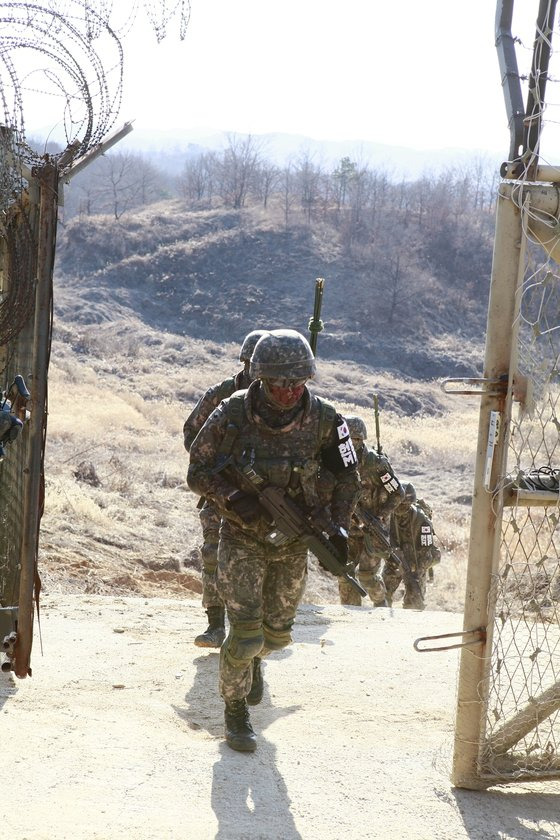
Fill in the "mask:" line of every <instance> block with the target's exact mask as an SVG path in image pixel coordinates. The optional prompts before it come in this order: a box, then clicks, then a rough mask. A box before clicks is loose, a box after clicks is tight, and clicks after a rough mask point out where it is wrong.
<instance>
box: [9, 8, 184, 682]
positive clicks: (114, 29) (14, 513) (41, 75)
mask: <svg viewBox="0 0 560 840" xmlns="http://www.w3.org/2000/svg"><path fill="white" fill-rule="evenodd" d="M141 14H145V16H146V17H147V20H148V24H149V26H150V27H151V28H152V29H153V31H154V33H155V37H156V40H157V41H158V42H159V41H161V40H162V39H163V38H164V37H165V35H166V33H167V31H168V29H169V28H170V25H171V24H172V23H173V22H174V21H175V20H177V19H178V21H179V36H180V38H181V39H182V38H184V37H185V33H186V28H187V24H188V20H189V14H190V3H189V0H166V2H160V0H123V2H119V4H118V7H117V5H116V4H114V3H113V2H112V0H45V2H43V3H41V2H38V3H25V2H8V3H4V2H0V373H1V377H0V389H1V390H3V391H6V390H7V388H8V387H9V385H10V383H11V382H12V381H13V380H14V377H15V376H16V374H21V375H22V376H23V378H24V380H25V382H26V383H28V387H29V388H30V391H31V397H32V411H33V412H35V413H36V416H37V417H40V418H41V422H42V436H41V439H40V440H39V446H40V447H41V466H40V467H38V468H37V472H39V471H40V473H41V476H42V472H43V470H42V454H43V451H44V434H45V426H46V397H45V398H43V397H42V396H41V399H37V393H40V394H41V395H43V394H46V382H41V383H39V382H37V381H35V382H33V379H32V377H33V375H34V374H33V372H34V370H35V371H36V370H37V367H36V366H35V365H34V358H35V357H36V355H37V347H38V344H39V343H40V342H39V339H38V336H37V335H36V334H35V301H36V294H37V290H38V289H40V288H43V287H42V286H41V284H40V283H39V282H38V279H37V278H38V277H40V278H42V283H43V284H45V283H48V285H49V288H50V292H49V294H50V295H51V316H52V267H50V268H49V272H50V274H51V276H50V277H46V276H45V271H44V270H43V268H44V267H43V266H41V265H39V256H38V254H39V228H40V225H42V224H43V222H42V220H41V219H40V218H39V205H40V198H41V190H42V189H44V182H43V181H42V178H41V176H40V172H41V171H44V168H47V167H50V168H51V169H52V166H53V165H54V166H58V164H60V166H61V167H63V166H64V165H67V163H68V162H71V161H72V160H73V159H76V158H80V157H82V156H83V155H85V154H86V153H87V152H89V151H91V150H92V149H94V148H95V147H96V146H98V145H99V144H100V143H101V142H102V140H103V139H104V138H105V137H106V135H107V133H108V132H109V131H110V129H111V128H112V127H113V126H114V123H115V120H116V119H117V117H118V115H119V109H120V105H121V99H122V92H123V72H124V65H125V62H124V56H125V49H124V46H123V42H124V40H125V38H126V37H127V36H128V35H129V34H130V33H131V31H132V29H133V25H134V23H135V22H136V19H137V18H138V17H139V16H140V15H141ZM45 105H46V106H47V113H48V121H49V124H50V128H49V130H53V129H54V128H55V127H56V126H60V125H62V126H63V134H64V137H65V139H66V146H65V147H64V146H63V147H62V148H61V149H60V150H58V151H53V150H52V149H50V150H49V151H48V153H47V148H46V144H45V146H44V148H41V149H37V148H34V146H33V144H32V143H31V141H29V142H28V138H27V137H26V129H25V120H26V119H30V118H34V119H35V120H36V119H37V111H36V109H38V108H41V109H43V111H44V108H45ZM63 161H65V163H64V164H63ZM42 168H43V170H42ZM50 189H51V195H50V198H52V187H51V188H50ZM52 223H53V227H54V230H55V232H56V219H54V220H52ZM55 239H56V237H55V236H53V237H52V241H53V242H54V240H55ZM49 265H50V263H49ZM42 300H43V298H42ZM47 308H48V307H47ZM37 309H38V311H39V312H40V311H41V306H38V307H37ZM44 327H45V325H44V324H42V332H43V335H46V339H45V338H44V339H43V341H45V340H46V341H47V342H48V343H49V345H50V327H49V328H47V329H45V328H44ZM39 331H41V330H39ZM49 351H50V346H49V347H41V348H40V352H41V353H42V354H43V358H46V366H47V368H48V355H49ZM39 378H41V379H43V378H45V379H46V374H45V377H39ZM43 386H44V387H43ZM32 446H36V443H34V444H32V442H31V440H30V439H29V436H28V427H27V426H24V428H23V431H22V433H21V434H20V436H19V437H18V438H17V439H16V440H14V441H13V442H11V443H10V444H9V445H7V446H6V456H5V458H4V460H3V461H1V462H0V607H12V606H16V605H17V604H18V594H19V590H20V582H21V580H23V576H22V569H21V563H22V545H23V543H24V532H25V528H26V523H25V522H24V509H25V505H24V496H26V465H27V464H28V463H29V462H30V457H29V455H30V452H31V449H32ZM34 463H36V460H35V461H34ZM29 472H31V471H29ZM29 495H30V494H29V493H27V496H29ZM39 496H40V492H39ZM27 501H29V499H27ZM33 504H34V505H35V512H36V511H37V509H38V512H39V519H40V516H41V512H42V499H41V498H39V499H34V500H33ZM33 522H34V520H33ZM34 527H35V526H34V525H33V528H34ZM37 527H38V526H37ZM35 560H36V558H35ZM26 568H27V566H26ZM31 580H32V581H33V576H31ZM29 606H31V605H29ZM19 607H20V618H21V613H22V608H21V599H20V600H19ZM16 672H17V668H16ZM18 675H19V676H21V675H22V674H18Z"/></svg>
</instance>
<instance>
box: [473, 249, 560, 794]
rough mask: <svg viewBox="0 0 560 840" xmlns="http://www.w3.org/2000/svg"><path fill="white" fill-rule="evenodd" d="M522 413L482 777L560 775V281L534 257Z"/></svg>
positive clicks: (498, 575) (515, 439)
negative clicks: (559, 483)
mask: <svg viewBox="0 0 560 840" xmlns="http://www.w3.org/2000/svg"><path fill="white" fill-rule="evenodd" d="M520 292H521V300H520V303H519V332H518V348H517V355H518V370H519V371H520V373H521V374H522V375H523V376H524V377H527V382H528V383H529V392H528V393H527V395H526V402H525V407H524V410H516V408H515V407H514V410H513V413H512V418H511V423H510V435H509V450H508V457H507V467H508V470H507V474H506V476H505V480H504V487H503V488H502V491H503V493H504V503H505V508H504V514H503V521H502V535H501V545H500V551H499V562H498V565H497V568H496V571H495V574H494V576H493V581H492V588H491V592H490V599H491V600H492V601H493V600H495V606H494V609H493V612H494V626H493V633H492V638H493V644H492V650H491V653H490V656H491V665H490V672H489V673H490V675H489V686H488V695H487V701H486V706H487V707H486V722H485V734H484V739H483V743H484V747H483V751H482V755H481V767H480V769H481V774H482V775H483V776H489V777H490V778H493V779H505V780H513V779H516V778H543V777H545V776H550V775H552V776H558V775H560V629H559V628H560V534H559V531H558V524H559V519H560V508H559V506H558V501H559V497H558V479H559V476H560V274H559V272H558V267H557V266H555V265H554V264H551V263H550V262H549V261H548V260H546V258H545V257H544V256H543V252H542V250H540V249H538V248H536V247H535V248H533V249H532V250H530V251H529V255H528V258H527V265H526V270H525V277H524V280H523V284H522V286H521V289H520Z"/></svg>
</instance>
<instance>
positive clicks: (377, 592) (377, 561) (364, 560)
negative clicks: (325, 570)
mask: <svg viewBox="0 0 560 840" xmlns="http://www.w3.org/2000/svg"><path fill="white" fill-rule="evenodd" d="M348 559H349V560H350V562H351V563H352V564H353V566H354V571H355V574H356V577H357V578H358V580H359V581H360V583H361V584H362V586H363V587H364V589H366V590H367V593H368V595H369V597H370V598H371V600H372V601H373V603H374V604H382V603H383V602H384V601H385V594H386V593H385V584H384V583H383V578H382V577H381V564H382V563H383V560H384V554H382V553H381V552H379V551H376V549H375V548H374V547H373V546H372V545H371V544H370V542H369V541H368V540H367V538H364V534H363V532H359V533H358V534H356V535H354V534H352V533H350V536H349V539H348ZM338 594H339V596H340V603H341V604H345V605H346V606H353V607H359V606H361V603H362V599H361V597H360V593H359V592H356V590H355V589H354V587H353V586H352V585H351V584H350V583H347V581H345V580H344V578H339V580H338Z"/></svg>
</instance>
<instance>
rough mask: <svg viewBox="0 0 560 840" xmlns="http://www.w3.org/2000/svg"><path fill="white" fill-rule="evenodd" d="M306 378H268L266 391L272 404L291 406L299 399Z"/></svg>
mask: <svg viewBox="0 0 560 840" xmlns="http://www.w3.org/2000/svg"><path fill="white" fill-rule="evenodd" d="M306 382H307V379H269V380H267V383H266V391H267V393H268V396H269V397H270V399H271V400H272V402H273V404H274V405H277V406H278V407H279V408H293V407H294V406H295V405H297V403H298V402H299V401H300V400H301V398H302V396H303V392H304V391H305V383H306Z"/></svg>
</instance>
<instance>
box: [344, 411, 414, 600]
mask: <svg viewBox="0 0 560 840" xmlns="http://www.w3.org/2000/svg"><path fill="white" fill-rule="evenodd" d="M346 422H347V423H348V428H349V430H350V435H351V437H352V442H353V444H354V449H355V450H356V455H357V456H358V470H359V473H360V484H361V492H360V498H359V501H358V504H359V505H360V507H363V508H364V509H365V510H366V511H368V512H370V513H372V514H373V515H374V516H376V517H377V518H378V519H379V520H381V522H382V524H383V525H385V526H387V527H388V524H389V517H390V515H391V513H392V511H393V510H394V509H395V508H396V507H397V506H398V505H400V503H401V501H402V499H403V498H404V491H403V489H402V487H401V484H400V482H399V480H398V478H397V477H396V475H395V473H394V472H393V468H392V467H391V464H390V463H389V460H388V458H387V457H386V456H385V455H378V454H377V452H375V450H374V449H371V448H370V447H368V446H367V444H366V443H365V441H366V439H367V429H366V424H365V423H364V421H363V420H362V418H361V417H358V416H356V415H347V416H346ZM348 557H349V560H350V561H351V562H352V564H353V566H354V569H355V570H356V573H357V578H358V580H359V581H360V583H361V584H362V586H363V587H364V589H367V592H368V595H369V597H370V598H371V600H372V601H373V605H374V607H387V606H388V603H387V600H386V598H385V584H384V583H383V578H382V576H381V565H382V563H383V561H386V560H387V558H388V557H389V552H388V551H387V549H386V547H385V546H382V545H381V544H380V542H379V540H378V539H376V535H375V531H373V530H372V529H371V528H370V529H368V527H367V526H366V525H360V524H359V522H357V521H356V519H355V518H354V519H353V520H352V525H351V527H350V535H349V541H348ZM338 590H339V594H340V603H341V604H346V605H352V606H360V605H361V603H362V599H361V598H360V594H359V592H357V591H356V590H355V589H354V587H352V586H351V585H350V584H349V583H347V582H346V581H345V580H344V579H343V578H340V579H339V581H338Z"/></svg>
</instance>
